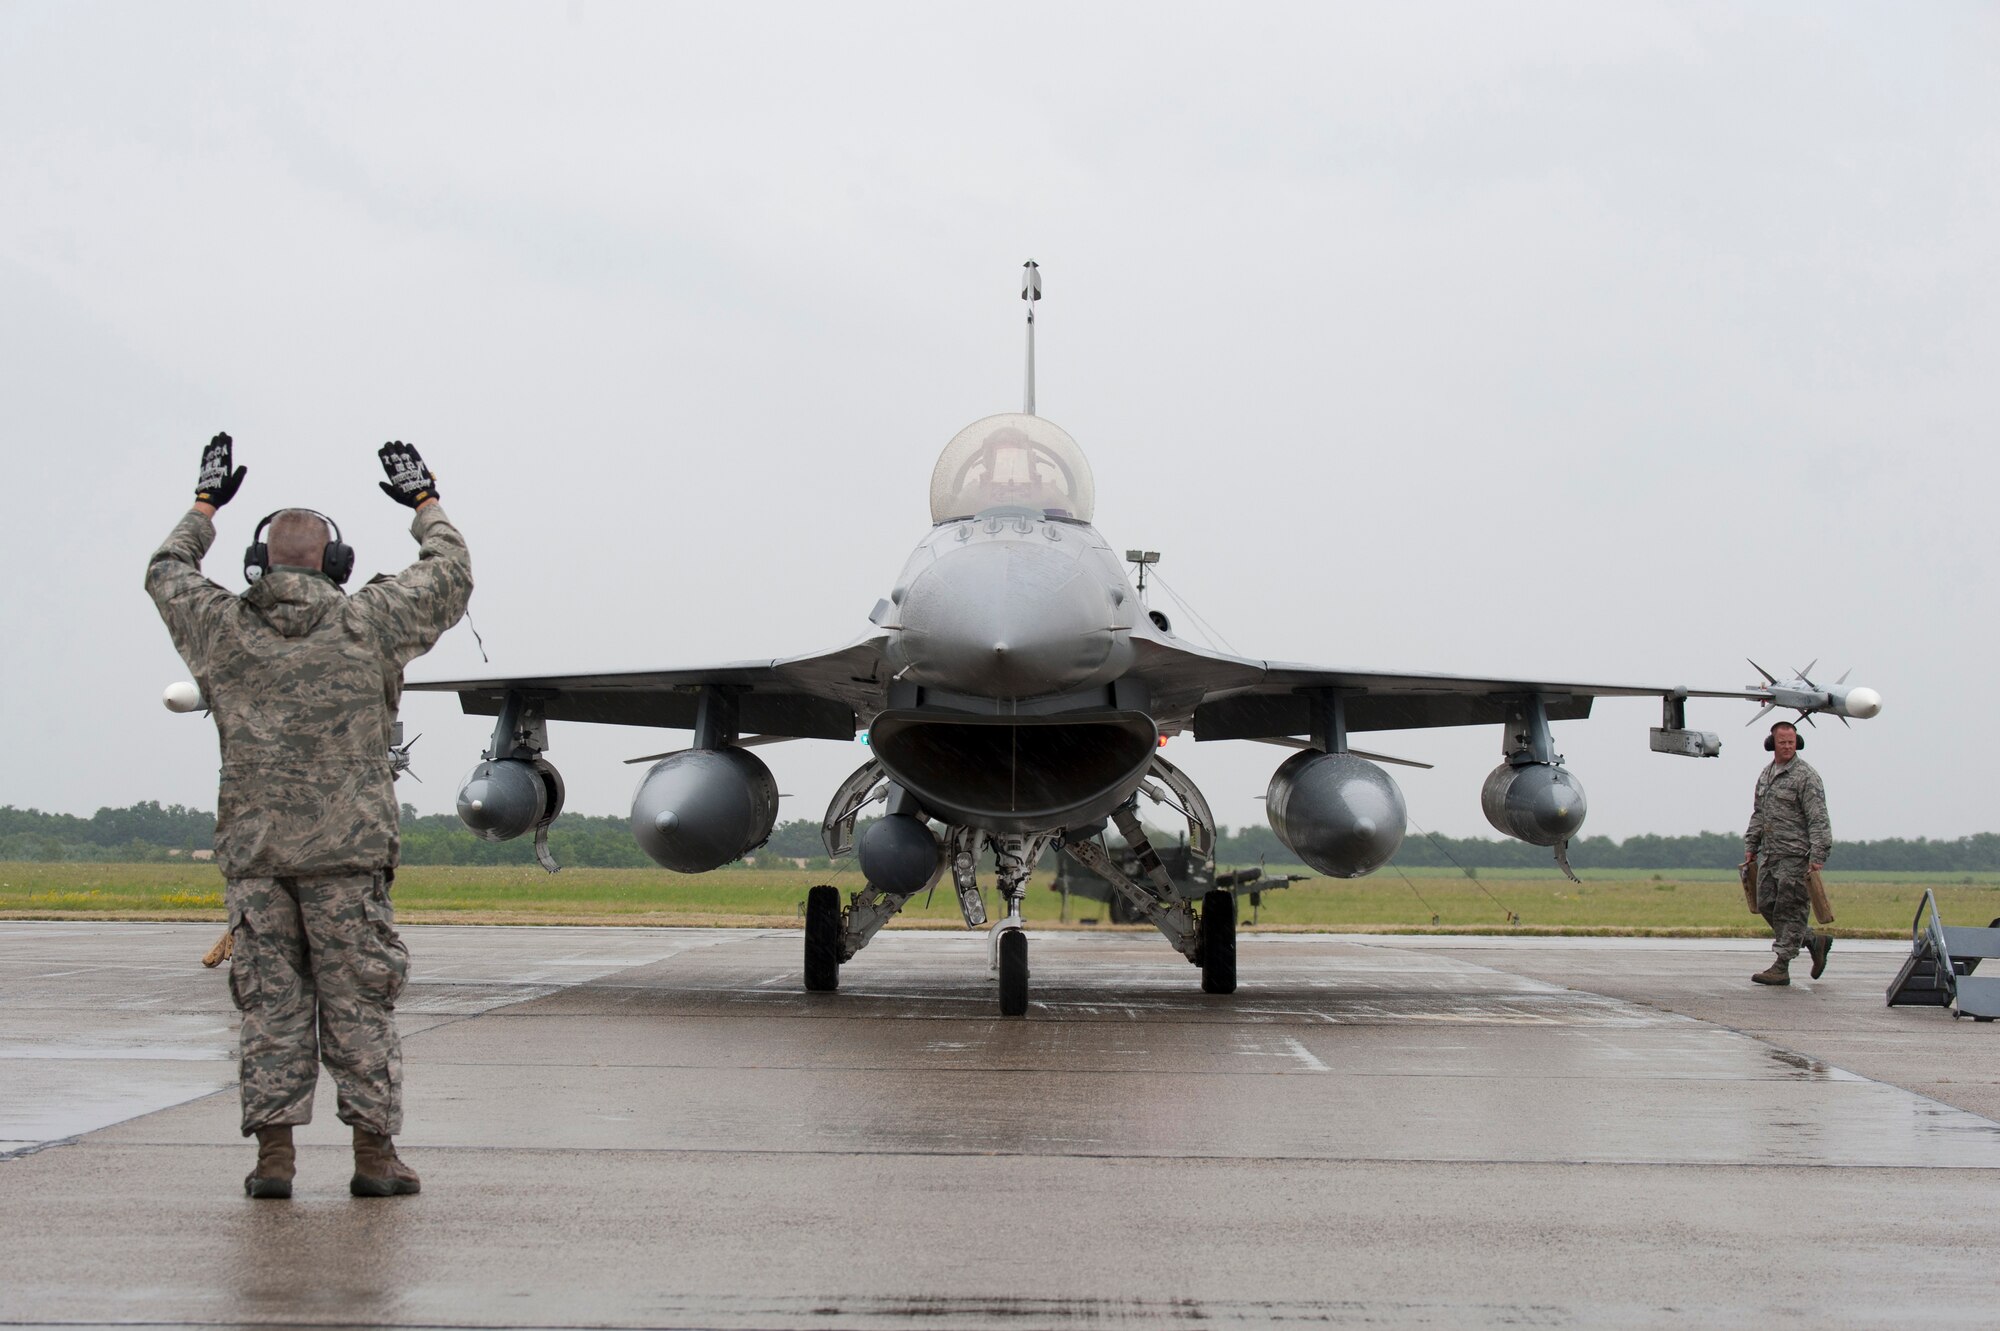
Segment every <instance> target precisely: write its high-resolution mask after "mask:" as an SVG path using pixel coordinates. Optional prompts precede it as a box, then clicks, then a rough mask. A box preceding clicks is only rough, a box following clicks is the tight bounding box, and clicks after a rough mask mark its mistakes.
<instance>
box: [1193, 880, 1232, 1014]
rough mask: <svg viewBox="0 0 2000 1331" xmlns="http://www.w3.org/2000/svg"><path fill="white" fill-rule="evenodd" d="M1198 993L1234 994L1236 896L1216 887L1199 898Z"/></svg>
mask: <svg viewBox="0 0 2000 1331" xmlns="http://www.w3.org/2000/svg"><path fill="white" fill-rule="evenodd" d="M1201 991H1202V992H1203V993H1205V994H1233V993H1235V992H1236V897H1235V895H1234V894H1233V893H1230V892H1225V891H1223V890H1222V889H1220V888H1217V889H1215V890H1214V891H1212V892H1205V893H1203V894H1202V898H1201Z"/></svg>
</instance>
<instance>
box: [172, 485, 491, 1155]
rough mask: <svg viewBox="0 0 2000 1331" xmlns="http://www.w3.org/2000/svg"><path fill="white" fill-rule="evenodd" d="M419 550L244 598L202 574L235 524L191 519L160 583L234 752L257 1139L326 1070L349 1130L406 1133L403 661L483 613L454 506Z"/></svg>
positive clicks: (232, 903) (234, 993) (231, 775)
mask: <svg viewBox="0 0 2000 1331" xmlns="http://www.w3.org/2000/svg"><path fill="white" fill-rule="evenodd" d="M410 533H411V535H413V536H415V537H416V538H417V540H418V542H419V544H420V549H419V552H418V558H417V562H416V563H414V564H412V565H411V566H410V567H409V568H406V569H404V570H403V571H402V572H401V573H399V574H397V575H396V576H395V577H393V578H377V579H375V580H373V581H371V582H370V583H369V584H368V585H367V586H365V587H363V588H361V589H360V590H359V591H357V592H355V593H354V594H353V595H352V596H348V595H345V594H344V593H343V592H342V591H341V590H340V588H338V587H336V586H334V584H333V582H332V580H331V579H329V578H327V577H326V576H324V575H323V574H320V573H318V572H313V571H309V570H306V569H297V568H284V567H277V568H273V569H271V570H270V571H269V572H267V573H266V574H264V576H263V577H261V578H259V579H257V580H256V581H255V582H253V583H251V584H250V586H249V588H248V589H247V590H246V591H244V592H243V594H242V595H241V596H237V595H233V594H231V593H230V592H228V591H226V590H224V589H223V588H221V587H218V586H217V585H216V584H214V583H213V582H210V581H209V580H208V579H207V578H204V577H203V576H202V575H201V572H200V569H201V558H202V556H203V555H204V554H206V553H207V552H208V548H209V546H210V545H211V544H212V543H213V542H214V540H215V526H214V524H213V523H211V522H210V521H209V520H208V519H207V518H206V517H204V516H202V515H201V514H200V513H199V512H190V513H189V514H188V515H187V516H186V517H184V518H182V519H181V521H180V524H179V525H178V526H176V527H175V528H174V530H173V533H172V534H171V535H170V536H168V537H167V540H166V543H165V544H164V545H162V546H161V547H160V548H159V550H158V551H156V552H155V553H154V555H153V558H152V561H151V563H150V564H149V565H148V566H147V569H146V590H147V591H148V592H149V593H150V594H151V595H152V597H153V601H154V603H155V604H156V605H158V607H159V610H160V617H161V618H162V619H164V620H165V621H166V623H167V631H168V632H169V633H171V634H172V635H173V640H174V646H175V647H176V648H178V649H179V650H180V654H181V658H182V659H183V660H184V661H186V662H187V664H188V667H189V668H190V669H191V670H193V672H194V676H195V682H196V683H197V684H198V685H199V686H200V688H201V693H202V697H203V698H205V699H206V700H207V701H208V705H209V707H210V709H211V710H212V711H213V713H214V716H215V725H216V730H217V731H218V733H219V735H220V738H221V747H222V786H221V791H220V793H219V795H218V797H217V808H216V823H215V857H216V861H217V863H218V864H219V866H220V867H221V869H222V873H223V876H224V878H225V879H226V880H227V882H228V897H227V900H228V905H229V927H230V929H231V931H232V932H233V933H234V934H235V940H236V949H235V953H234V956H233V958H232V960H231V963H230V974H229V988H230V994H231V997H232V998H234V1000H235V1002H236V1006H237V1007H238V1008H239V1009H240V1010H241V1011H242V1014H243V1035H242V1076H243V1135H244V1136H246V1137H247V1136H249V1135H251V1134H252V1133H254V1132H255V1131H256V1130H257V1129H258V1128H261V1127H270V1126H277V1125H282V1124H299V1123H306V1122H309V1121H310V1120H311V1118H312V1095H313V1083H314V1080H315V1078H316V1076H317V1072H316V1069H315V1063H316V1061H317V1060H319V1059H320V1058H324V1060H325V1062H326V1065H327V1068H328V1070H329V1071H331V1072H332V1073H333V1077H334V1081H335V1083H336V1084H337V1085H338V1087H339V1090H340V1099H339V1114H340V1118H341V1121H342V1122H345V1123H350V1124H353V1125H355V1126H357V1127H361V1128H365V1129H367V1130H368V1131H371V1132H377V1133H380V1134H382V1135H384V1136H394V1135H395V1134H396V1132H397V1131H399V1130H400V1128H401V1127H402V1050H401V1046H400V1044H399V1042H398V1041H397V1038H396V1027H395V1019H394V1016H393V1015H392V1014H393V1013H394V1011H395V1003H396V996H397V995H398V994H400V993H401V992H402V988H403V982H404V979H405V978H406V976H407V975H408V972H409V953H408V952H407V951H406V950H405V948H404V947H403V942H402V940H401V939H400V938H399V937H397V935H396V929H395V914H394V911H393V910H392V909H391V907H390V904H389V885H390V884H391V882H393V881H394V878H395V866H396V857H397V849H398V840H397V805H396V792H395V785H394V776H393V774H392V773H391V772H390V768H389V739H390V727H391V726H392V725H393V724H394V722H395V719H396V708H397V705H398V703H399V702H400V701H401V698H402V692H403V667H404V666H405V665H407V664H408V663H409V662H410V661H412V660H414V659H415V658H416V657H418V656H421V655H422V654H423V653H425V652H426V651H429V650H430V648H431V645H432V644H433V643H435V642H436V641H437V640H438V638H439V637H440V636H442V635H443V633H444V631H445V630H446V629H447V628H450V627H451V626H452V625H453V624H455V623H457V622H458V619H459V616H461V615H462V614H464V613H465V605H466V601H467V600H468V599H469V598H470V597H471V595H472V564H471V560H470V558H469V557H468V555H467V553H466V549H465V541H464V538H462V537H461V536H460V535H459V534H458V529H457V528H455V527H453V526H452V525H451V522H450V521H449V520H448V519H447V518H446V517H445V515H444V512H443V510H442V509H441V508H439V507H438V506H437V505H436V504H431V505H428V506H426V507H425V508H423V509H421V510H419V511H418V513H417V515H416V517H415V519H414V520H413V521H412V523H411V524H410Z"/></svg>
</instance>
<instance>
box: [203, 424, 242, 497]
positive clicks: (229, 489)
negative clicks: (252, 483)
mask: <svg viewBox="0 0 2000 1331" xmlns="http://www.w3.org/2000/svg"><path fill="white" fill-rule="evenodd" d="M235 460H236V449H235V445H234V444H233V443H232V442H231V441H230V438H229V436H228V435H226V434H219V435H217V436H215V438H213V439H211V440H209V441H208V447H207V448H204V449H202V450H201V479H200V480H198V481H196V482H195V483H194V499H195V502H196V503H197V504H208V505H211V506H212V507H215V508H221V507H222V506H223V505H224V504H226V503H228V502H229V501H230V500H232V499H234V498H235V497H236V487H237V486H239V485H241V484H243V477H244V476H245V475H247V474H248V473H249V471H250V469H249V468H248V467H238V468H236V470H234V471H231V470H230V469H229V464H230V463H232V462H234V461H235Z"/></svg>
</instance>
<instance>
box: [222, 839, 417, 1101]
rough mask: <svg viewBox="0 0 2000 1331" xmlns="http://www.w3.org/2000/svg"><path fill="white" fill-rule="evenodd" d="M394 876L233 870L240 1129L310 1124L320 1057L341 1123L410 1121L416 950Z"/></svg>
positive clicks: (232, 982)
mask: <svg viewBox="0 0 2000 1331" xmlns="http://www.w3.org/2000/svg"><path fill="white" fill-rule="evenodd" d="M389 878H390V875H388V874H387V873H375V874H347V875H342V876H340V877H333V878H232V879H230V880H229V885H228V902H229V927H230V930H231V931H232V932H233V933H234V934H235V935H236V949H235V952H234V953H233V954H232V956H231V958H230V963H229V993H230V997H232V998H233V999H234V1000H235V1002H236V1006H237V1008H238V1009H239V1010H240V1011H241V1012H242V1014H243V1036H242V1067H243V1135H244V1136H246V1137H248V1136H249V1135H251V1134H252V1133H254V1132H255V1131H257V1129H259V1128H267V1127H274V1126H278V1125H281V1124H299V1123H310V1122H311V1121H312V1102H313V1085H314V1083H315V1082H316V1081H317V1079H318V1076H319V1070H318V1064H319V1063H320V1061H321V1060H324V1061H325V1063H326V1066H327V1070H328V1071H329V1072H331V1073H332V1074H333V1080H334V1085H335V1086H336V1087H338V1088H339V1092H340V1098H339V1114H340V1121H341V1122H343V1123H349V1124H352V1125H354V1126H355V1127H359V1128H366V1129H367V1130H368V1131H370V1132H379V1133H381V1134H382V1135H383V1136H387V1137H393V1136H395V1135H396V1133H398V1132H399V1131H401V1130H402V1126H403V1046H402V1042H401V1041H400V1040H398V1039H397V1038H396V1018H395V1011H396V997H397V995H398V994H401V993H402V992H403V982H404V980H405V979H406V978H408V976H409V972H410V953H409V950H408V949H407V948H405V947H404V946H403V940H402V939H401V938H399V937H397V935H396V914H395V910H394V908H393V907H391V905H390V904H389Z"/></svg>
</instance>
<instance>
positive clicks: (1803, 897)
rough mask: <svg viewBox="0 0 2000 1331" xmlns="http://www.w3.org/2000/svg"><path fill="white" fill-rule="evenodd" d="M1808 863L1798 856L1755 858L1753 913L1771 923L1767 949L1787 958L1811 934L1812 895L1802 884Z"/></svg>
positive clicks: (1804, 882) (1788, 958) (1795, 952)
mask: <svg viewBox="0 0 2000 1331" xmlns="http://www.w3.org/2000/svg"><path fill="white" fill-rule="evenodd" d="M1810 867H1811V866H1810V865H1809V864H1808V863H1807V862H1806V861H1805V859H1803V858H1801V857H1792V856H1777V857H1774V858H1772V859H1760V860H1758V861H1757V913H1758V914H1760V915H1762V916H1763V917H1764V920H1765V922H1766V923H1767V924H1769V925H1770V926H1771V934H1772V941H1771V950H1772V951H1773V952H1776V953H1777V954H1778V960H1780V961H1790V960H1791V959H1792V958H1793V957H1796V956H1797V955H1798V954H1799V949H1800V948H1802V947H1804V946H1805V945H1806V940H1807V939H1809V938H1811V937H1812V925H1811V923H1810V920H1811V918H1812V896H1811V893H1810V891H1809V890H1808V889H1807V887H1806V872H1807V870H1808V869H1809V868H1810Z"/></svg>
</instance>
